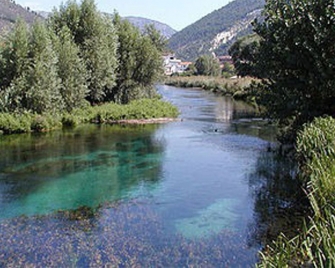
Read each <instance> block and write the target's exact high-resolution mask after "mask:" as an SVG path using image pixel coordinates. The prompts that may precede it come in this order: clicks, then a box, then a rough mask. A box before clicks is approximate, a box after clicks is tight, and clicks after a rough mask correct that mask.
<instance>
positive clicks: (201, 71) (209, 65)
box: [195, 55, 221, 76]
mask: <svg viewBox="0 0 335 268" xmlns="http://www.w3.org/2000/svg"><path fill="white" fill-rule="evenodd" d="M195 68H196V74H197V75H206V76H219V75H220V74H221V67H220V63H219V61H218V60H217V59H216V58H214V57H213V56H211V55H203V56H200V57H199V58H198V59H197V60H196V62H195Z"/></svg>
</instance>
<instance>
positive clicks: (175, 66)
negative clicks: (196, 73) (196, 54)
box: [163, 54, 192, 75]
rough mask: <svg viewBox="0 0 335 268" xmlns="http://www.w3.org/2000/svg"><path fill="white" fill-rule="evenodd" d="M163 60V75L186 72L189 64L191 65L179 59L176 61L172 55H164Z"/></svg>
mask: <svg viewBox="0 0 335 268" xmlns="http://www.w3.org/2000/svg"><path fill="white" fill-rule="evenodd" d="M163 60H164V73H165V75H172V74H174V73H183V72H185V71H186V70H187V68H188V67H189V66H190V64H192V62H182V61H181V60H180V59H177V58H176V57H175V55H173V54H168V55H164V56H163Z"/></svg>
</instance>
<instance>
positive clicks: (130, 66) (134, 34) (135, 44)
mask: <svg viewBox="0 0 335 268" xmlns="http://www.w3.org/2000/svg"><path fill="white" fill-rule="evenodd" d="M113 21H114V25H115V27H116V29H117V32H118V37H119V47H118V52H117V54H118V60H119V67H118V79H117V87H116V88H115V90H114V99H115V101H117V102H120V103H127V102H129V101H130V100H132V99H137V98H142V97H152V96H153V95H156V91H155V90H154V89H153V84H154V83H155V82H156V81H157V80H158V78H159V77H160V74H161V73H162V72H163V69H162V66H163V60H162V57H161V53H160V51H159V49H158V48H157V46H156V45H157V44H155V43H153V41H152V39H151V38H150V36H146V35H142V34H141V33H140V31H139V30H138V29H137V28H136V27H134V26H133V25H132V24H131V23H130V22H129V21H127V20H122V19H121V18H120V16H119V15H118V14H114V19H113Z"/></svg>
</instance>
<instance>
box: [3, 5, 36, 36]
mask: <svg viewBox="0 0 335 268" xmlns="http://www.w3.org/2000/svg"><path fill="white" fill-rule="evenodd" d="M19 17H20V18H22V19H23V20H24V21H26V22H27V23H28V24H31V23H33V22H34V20H36V19H39V18H41V17H40V16H39V15H38V14H37V13H36V12H34V11H32V10H30V9H26V8H24V7H22V6H21V5H18V4H16V3H15V1H13V0H0V32H4V31H8V30H10V29H11V28H12V27H13V25H14V24H15V22H16V20H17V19H18V18H19Z"/></svg>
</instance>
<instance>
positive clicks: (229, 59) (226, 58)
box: [217, 55, 233, 64]
mask: <svg viewBox="0 0 335 268" xmlns="http://www.w3.org/2000/svg"><path fill="white" fill-rule="evenodd" d="M217 59H218V60H219V62H220V64H225V63H226V62H227V63H230V64H233V59H232V57H231V56H229V55H225V56H218V57H217Z"/></svg>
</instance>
